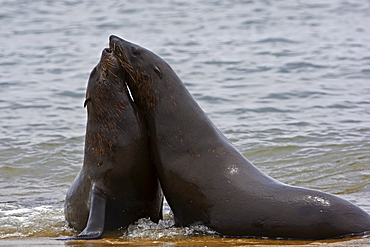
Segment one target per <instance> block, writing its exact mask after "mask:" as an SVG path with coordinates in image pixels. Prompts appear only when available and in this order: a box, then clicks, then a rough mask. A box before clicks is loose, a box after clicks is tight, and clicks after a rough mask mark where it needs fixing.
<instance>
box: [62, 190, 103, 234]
mask: <svg viewBox="0 0 370 247" xmlns="http://www.w3.org/2000/svg"><path fill="white" fill-rule="evenodd" d="M106 204H107V199H106V197H105V195H104V193H102V191H101V190H99V189H98V188H96V185H95V184H94V185H93V188H92V191H91V200H90V213H89V219H88V221H87V225H86V227H85V229H84V230H83V231H82V232H81V233H80V234H79V235H78V236H75V237H69V238H65V239H60V240H89V239H98V238H101V236H102V235H103V232H104V223H105V207H106Z"/></svg>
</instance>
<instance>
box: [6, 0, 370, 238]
mask: <svg viewBox="0 0 370 247" xmlns="http://www.w3.org/2000/svg"><path fill="white" fill-rule="evenodd" d="M369 23H370V2H369V1H366V0H357V1H355V0H348V1H345V0H338V1H331V0H320V1H318V0H313V1H311V0H310V1H298V0H284V1H267V0H266V1H257V0H256V1H253V0H251V1H248V0H245V1H242V0H240V1H237V0H233V1H177V0H176V1H169V0H168V1H164V0H163V1H133V2H128V1H73V0H68V1H47V0H40V1H30V0H29V1H27V0H16V1H10V0H9V1H7V0H1V1H0V51H1V52H0V241H1V239H3V240H9V239H19V238H43V237H49V238H52V237H58V236H63V235H64V236H66V235H73V234H76V232H74V231H73V230H71V229H70V228H69V227H67V226H66V224H65V221H64V215H63V201H64V197H65V194H66V191H67V189H68V188H69V186H70V184H71V183H72V181H73V179H74V177H75V176H76V175H77V173H78V171H79V170H80V168H81V165H82V160H83V148H84V135H85V126H86V114H87V113H86V109H84V108H83V102H84V97H85V90H86V83H87V79H88V76H89V73H90V71H91V70H92V68H93V67H94V66H95V65H96V64H97V62H98V60H99V57H100V54H101V51H102V50H103V49H104V48H105V47H107V46H108V37H109V35H111V34H115V35H118V36H120V37H122V38H124V39H127V40H130V41H132V42H134V43H137V44H139V45H141V46H144V47H146V48H148V49H150V50H152V51H153V52H155V53H157V54H158V55H160V56H161V57H162V58H164V59H165V60H166V61H167V62H168V63H169V64H170V65H171V66H172V67H173V69H174V70H175V71H176V72H177V74H178V75H179V77H180V78H181V79H182V80H183V82H184V83H185V85H186V87H187V88H188V90H189V91H190V92H191V94H192V95H193V96H194V98H195V99H196V100H197V102H198V103H199V104H200V106H201V107H202V109H203V110H204V111H205V113H206V114H207V115H208V116H209V117H210V118H211V120H212V121H213V122H214V123H215V125H216V126H218V127H219V128H220V129H221V130H222V131H223V132H224V133H225V135H226V136H227V137H228V138H229V139H230V140H231V141H232V142H233V144H234V145H235V146H236V147H237V148H238V150H240V152H242V153H243V155H245V156H246V157H247V158H248V159H249V160H250V161H252V162H253V163H254V164H255V165H256V166H257V167H258V168H259V169H261V170H262V171H263V172H265V173H266V174H268V175H270V176H272V177H274V178H276V179H277V180H279V181H281V182H284V183H287V184H290V185H295V186H302V187H306V188H313V189H318V190H321V191H325V192H328V193H332V194H336V195H338V196H340V197H342V198H345V199H347V200H349V201H351V202H353V203H355V204H357V205H358V206H360V207H361V208H363V209H364V210H366V211H367V212H369V213H370V141H369V140H370V26H369ZM165 214H166V219H167V220H166V221H164V222H162V223H161V224H162V225H161V226H156V227H152V225H150V223H148V222H145V221H143V222H141V223H140V222H139V223H138V225H137V226H136V228H135V226H133V227H131V228H130V229H129V230H128V231H122V236H120V237H121V238H126V239H127V238H130V237H131V238H135V237H142V238H143V239H149V240H155V239H158V238H163V237H167V238H169V239H170V238H171V236H183V235H184V236H189V238H191V237H192V236H193V235H192V234H194V232H197V231H203V230H199V229H190V230H189V229H187V230H186V231H184V230H183V229H182V230H180V229H175V228H174V227H171V217H172V216H171V213H170V210H169V208H168V206H166V208H165ZM150 229H157V230H158V229H162V230H161V233H160V234H158V231H155V230H150ZM148 230H149V234H148ZM204 231H205V234H209V233H207V231H208V230H204ZM359 241H363V242H365V243H367V244H369V243H370V239H369V238H368V237H363V238H362V239H361V240H359Z"/></svg>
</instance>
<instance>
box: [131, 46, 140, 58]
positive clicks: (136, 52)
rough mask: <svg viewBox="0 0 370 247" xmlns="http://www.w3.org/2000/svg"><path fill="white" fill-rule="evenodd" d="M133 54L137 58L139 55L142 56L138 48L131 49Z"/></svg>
mask: <svg viewBox="0 0 370 247" xmlns="http://www.w3.org/2000/svg"><path fill="white" fill-rule="evenodd" d="M131 54H132V55H133V56H134V57H136V56H137V55H140V52H139V50H138V49H137V48H136V47H133V46H132V47H131Z"/></svg>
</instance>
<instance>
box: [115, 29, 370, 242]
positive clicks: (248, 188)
mask: <svg viewBox="0 0 370 247" xmlns="http://www.w3.org/2000/svg"><path fill="white" fill-rule="evenodd" d="M110 48H111V49H112V51H113V53H114V55H115V56H116V57H117V59H118V60H119V61H120V63H121V65H122V67H123V68H124V69H125V78H126V82H127V83H128V85H129V88H130V91H131V92H132V95H133V98H134V101H135V102H136V104H137V105H138V107H139V109H140V110H141V111H142V112H143V114H144V115H145V117H146V120H147V122H148V126H149V131H150V143H151V151H152V156H153V159H154V162H155V165H156V167H157V171H158V176H159V180H160V182H161V186H162V189H163V192H164V195H165V196H166V199H167V201H168V203H169V205H170V207H171V209H172V210H173V213H174V217H175V222H176V225H177V226H189V225H192V224H205V225H207V226H208V227H210V228H211V229H213V230H215V231H216V232H218V233H219V234H221V235H224V236H233V237H243V236H251V237H271V238H292V239H326V238H337V237H344V236H350V235H360V234H363V233H364V232H365V231H369V230H370V216H369V214H368V213H366V212H365V211H363V210H362V209H360V208H359V207H357V206H355V205H354V204H352V203H350V202H348V201H346V200H343V199H341V198H339V197H337V196H334V195H330V194H327V193H323V192H319V191H315V190H310V189H304V188H298V187H293V186H288V185H285V184H283V183H280V182H278V181H276V180H274V179H273V178H271V177H269V176H267V175H265V174H263V173H262V172H261V171H260V170H258V169H257V168H256V167H255V166H254V165H252V164H251V163H250V162H249V161H248V160H247V159H246V158H245V157H244V156H243V155H242V154H240V153H239V152H238V151H237V150H236V149H235V148H234V146H233V145H232V144H231V143H230V142H229V141H228V140H227V138H226V137H225V136H224V135H223V134H222V133H221V131H220V130H218V129H217V127H215V126H214V124H213V123H212V122H211V121H210V119H209V118H208V117H207V116H206V115H205V113H204V112H203V111H202V110H201V108H200V107H199V105H198V104H197V103H196V102H195V100H194V99H193V97H192V96H191V95H190V93H189V92H188V90H187V89H186V88H185V86H184V85H183V83H182V82H181V80H180V79H179V78H178V76H177V75H176V73H175V72H174V71H173V70H172V69H171V67H170V66H169V65H168V64H167V63H166V62H165V61H164V60H162V59H161V58H160V57H158V56H157V55H156V54H154V53H152V52H151V51H149V50H147V49H145V48H142V47H140V46H138V45H135V44H133V43H130V42H128V41H125V40H123V39H121V38H119V37H116V36H111V37H110Z"/></svg>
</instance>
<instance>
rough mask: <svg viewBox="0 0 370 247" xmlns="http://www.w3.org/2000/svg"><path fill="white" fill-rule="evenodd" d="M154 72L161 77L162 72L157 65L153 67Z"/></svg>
mask: <svg viewBox="0 0 370 247" xmlns="http://www.w3.org/2000/svg"><path fill="white" fill-rule="evenodd" d="M154 72H155V73H157V75H158V76H159V78H161V79H162V72H161V70H160V69H159V68H158V67H157V66H155V67H154Z"/></svg>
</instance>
